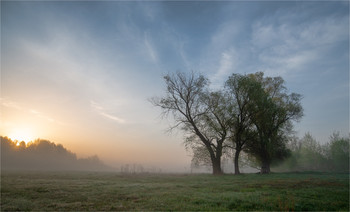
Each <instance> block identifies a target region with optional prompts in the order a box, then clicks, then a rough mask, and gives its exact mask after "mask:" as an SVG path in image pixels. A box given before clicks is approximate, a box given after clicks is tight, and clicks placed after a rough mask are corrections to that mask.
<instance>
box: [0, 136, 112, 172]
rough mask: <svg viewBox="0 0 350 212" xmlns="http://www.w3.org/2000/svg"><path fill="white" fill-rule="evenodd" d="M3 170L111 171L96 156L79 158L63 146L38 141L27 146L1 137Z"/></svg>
mask: <svg viewBox="0 0 350 212" xmlns="http://www.w3.org/2000/svg"><path fill="white" fill-rule="evenodd" d="M1 170H42V171H45V170H50V171H59V170H67V171H71V170H74V171H85V170H86V171H110V170H112V168H111V167H108V166H106V165H105V164H104V163H103V162H102V161H101V160H100V159H99V158H98V157H97V156H96V155H95V156H91V157H87V158H77V156H76V154H75V153H72V152H70V151H69V150H67V149H66V148H64V147H63V146H62V145H61V144H55V143H52V142H50V141H47V140H41V139H37V140H35V141H34V142H30V143H28V144H26V143H25V142H24V141H22V142H18V141H12V140H11V139H9V138H7V137H1Z"/></svg>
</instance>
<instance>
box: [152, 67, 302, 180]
mask: <svg viewBox="0 0 350 212" xmlns="http://www.w3.org/2000/svg"><path fill="white" fill-rule="evenodd" d="M164 80H165V83H166V94H165V96H164V97H154V98H152V99H151V102H152V103H153V104H154V105H155V106H158V107H160V108H161V109H162V114H163V115H164V116H168V115H171V116H172V117H173V119H174V124H173V126H172V127H171V128H170V130H172V129H175V128H179V129H181V130H182V131H183V132H184V133H185V145H186V147H187V148H190V149H192V151H193V161H194V162H195V163H205V164H207V163H210V164H211V166H212V171H213V174H222V173H223V171H222V167H221V161H222V158H223V157H224V156H225V154H227V153H228V152H232V151H234V152H233V159H234V166H235V174H239V173H240V171H239V156H240V153H241V152H242V151H243V152H245V153H246V154H248V155H249V156H250V157H252V158H254V159H255V160H256V161H257V163H259V166H260V170H261V173H269V172H270V166H271V164H272V163H273V162H274V161H276V160H282V159H285V158H287V157H288V156H289V155H290V153H291V152H290V150H289V149H288V148H287V143H288V139H289V137H290V135H291V132H292V129H293V121H298V120H300V118H301V117H302V116H303V109H302V106H301V103H300V101H301V95H300V94H296V93H288V90H287V88H286V87H285V82H284V80H283V79H282V78H281V77H265V76H264V74H263V73H262V72H257V73H255V74H244V75H243V74H232V75H231V76H230V77H229V78H228V79H227V80H226V82H225V84H224V85H223V86H222V88H221V89H218V90H215V91H213V90H211V89H210V88H209V80H208V79H207V78H206V77H205V76H203V75H201V74H196V73H194V72H192V73H190V74H185V73H181V72H177V73H175V74H168V75H166V76H164Z"/></svg>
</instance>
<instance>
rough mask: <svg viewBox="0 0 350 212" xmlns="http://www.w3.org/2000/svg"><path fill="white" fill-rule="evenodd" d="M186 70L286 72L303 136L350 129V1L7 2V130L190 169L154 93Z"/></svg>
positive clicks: (218, 77) (217, 81) (123, 158)
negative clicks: (166, 77)
mask: <svg viewBox="0 0 350 212" xmlns="http://www.w3.org/2000/svg"><path fill="white" fill-rule="evenodd" d="M177 70H180V71H185V72H186V71H191V70H194V71H198V72H201V73H203V74H204V75H206V76H207V77H208V78H209V79H210V81H211V86H212V88H213V89H216V88H219V87H220V86H222V85H223V83H224V81H225V80H226V78H227V77H228V76H229V75H230V74H232V73H241V74H244V73H254V72H257V71H263V72H265V74H266V75H267V76H282V77H283V78H284V79H285V81H286V85H287V88H288V89H289V90H290V92H296V93H300V94H302V95H303V97H304V98H303V100H302V105H303V107H304V113H305V116H304V117H303V119H302V121H301V122H299V123H296V124H295V130H296V131H297V133H298V135H299V136H300V137H301V136H303V134H304V133H305V132H308V131H309V132H311V134H312V135H313V136H314V137H315V138H316V139H317V140H319V141H320V142H326V141H328V137H329V135H330V134H332V132H333V131H340V132H341V134H342V135H347V134H348V133H349V2H347V1H340V2H330V1H326V2H324V1H322V2H321V1H308V2H301V1H290V2H282V1H270V2H268V1H261V2H254V1H249V2H237V1H231V2H226V1H223V2H210V1H209V2H207V1H204V2H200V1H194V2H185V1H179V2H163V1H154V2H124V1H119V2H114V1H104V2H95V1H88V2H80V1H77V2H69V1H67V2H43V1H35V2H3V1H2V2H1V106H2V114H1V117H2V123H1V131H2V133H1V134H7V133H10V132H11V131H13V130H14V129H16V128H18V126H21V128H28V129H30V130H29V131H31V132H32V134H34V135H33V136H37V137H42V138H48V139H51V140H52V141H54V142H58V143H62V144H64V145H65V146H67V147H68V148H70V149H72V151H75V152H77V153H78V155H79V154H81V155H85V154H86V155H89V154H90V153H96V154H98V155H102V156H101V157H102V159H105V160H108V161H110V162H111V163H112V162H113V161H118V162H120V163H123V162H129V163H131V162H137V163H139V162H140V163H141V162H145V163H149V164H155V165H157V166H165V165H164V164H173V165H174V167H175V166H176V167H182V168H183V167H184V166H188V165H189V161H190V157H188V156H187V155H189V153H188V152H186V151H185V150H184V147H183V146H181V142H182V135H181V133H177V134H173V135H167V134H165V133H164V130H165V129H166V128H167V126H168V124H169V122H171V120H169V121H166V120H163V121H162V120H160V118H159V113H160V111H159V109H157V108H154V107H153V106H152V105H151V104H150V103H149V102H148V101H147V99H148V98H150V97H153V96H159V95H162V94H164V90H165V89H164V88H165V87H164V83H163V81H162V75H163V74H165V73H169V72H174V71H177ZM82 146H84V148H82ZM130 152H131V153H130ZM135 155H138V157H135ZM135 158H136V159H135ZM145 158H148V159H145ZM159 161H163V162H164V164H163V163H161V162H159ZM174 161H175V162H174Z"/></svg>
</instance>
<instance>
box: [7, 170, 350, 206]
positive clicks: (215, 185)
mask: <svg viewBox="0 0 350 212" xmlns="http://www.w3.org/2000/svg"><path fill="white" fill-rule="evenodd" d="M348 197H349V175H348V174H329V173H286V174H270V175H260V174H246V175H223V176H212V175H170V174H169V175H138V174H135V175H120V174H115V173H92V172H70V173H62V172H61V173H55V172H46V173H38V172H36V173H34V172H22V173H4V172H3V173H2V175H1V210H3V211H16V210H19V211H26V210H33V211H88V210H89V211H118V210H122V211H130V210H132V211H228V210H230V211H232V210H233V211H252V210H253V211H287V210H288V211H306V210H309V211H349V209H350V208H349V199H348Z"/></svg>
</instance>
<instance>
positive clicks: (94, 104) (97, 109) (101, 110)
mask: <svg viewBox="0 0 350 212" xmlns="http://www.w3.org/2000/svg"><path fill="white" fill-rule="evenodd" d="M90 106H91V108H92V109H93V110H94V111H95V112H96V113H97V114H99V115H101V116H103V117H105V118H108V119H110V120H112V121H116V122H118V123H120V124H124V123H125V120H124V119H122V118H119V117H117V116H115V115H112V114H109V113H107V112H106V111H105V108H104V107H102V106H101V105H100V104H98V103H97V102H95V101H93V100H91V101H90Z"/></svg>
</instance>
